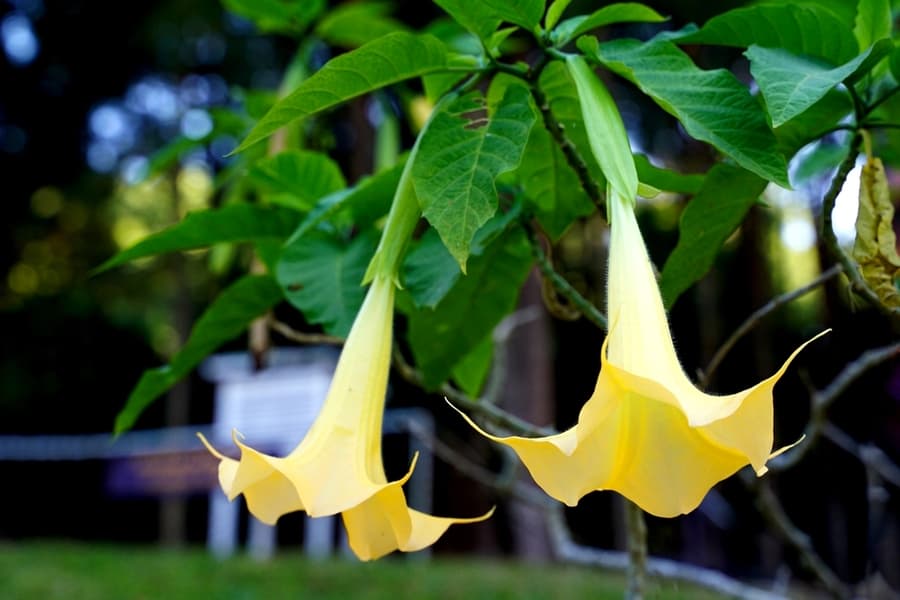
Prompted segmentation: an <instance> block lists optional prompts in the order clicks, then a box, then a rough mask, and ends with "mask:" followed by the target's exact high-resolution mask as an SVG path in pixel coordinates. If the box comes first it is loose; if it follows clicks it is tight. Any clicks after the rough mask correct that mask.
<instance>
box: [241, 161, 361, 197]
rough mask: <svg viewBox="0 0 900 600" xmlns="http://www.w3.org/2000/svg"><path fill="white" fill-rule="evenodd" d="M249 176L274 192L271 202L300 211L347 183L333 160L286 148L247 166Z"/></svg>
mask: <svg viewBox="0 0 900 600" xmlns="http://www.w3.org/2000/svg"><path fill="white" fill-rule="evenodd" d="M250 177H251V178H252V179H253V180H254V181H255V182H257V183H258V184H261V186H262V188H263V189H264V190H265V191H268V192H271V193H273V194H274V196H273V197H272V198H271V201H272V202H274V203H277V204H282V205H284V206H288V207H290V208H294V209H296V210H299V211H303V212H305V211H308V210H309V209H310V208H312V207H313V205H314V204H315V202H316V201H317V200H318V199H319V198H321V197H323V196H326V195H328V194H331V193H334V192H336V191H338V190H340V189H343V188H344V187H345V186H346V185H347V183H346V182H345V181H344V175H343V174H342V173H341V169H340V167H338V165H337V164H336V163H335V162H334V161H333V160H331V159H330V158H328V157H327V156H325V155H324V154H321V153H319V152H311V151H309V150H287V151H285V152H279V153H278V154H276V155H275V156H269V157H266V158H263V159H261V160H259V161H258V162H257V163H256V164H255V165H254V166H253V168H252V169H250Z"/></svg>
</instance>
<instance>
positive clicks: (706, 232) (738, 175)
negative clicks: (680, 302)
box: [659, 163, 766, 306]
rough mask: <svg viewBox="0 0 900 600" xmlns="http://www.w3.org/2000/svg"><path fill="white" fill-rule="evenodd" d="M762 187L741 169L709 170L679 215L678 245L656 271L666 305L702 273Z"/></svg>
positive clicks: (725, 166) (763, 187) (741, 219)
mask: <svg viewBox="0 0 900 600" xmlns="http://www.w3.org/2000/svg"><path fill="white" fill-rule="evenodd" d="M765 187H766V182H765V180H763V179H761V178H760V177H758V176H757V175H755V174H753V173H751V172H749V171H747V170H745V169H740V168H738V167H733V166H731V165H727V164H722V163H720V164H718V165H716V166H714V167H713V168H712V169H710V171H709V173H708V174H707V176H706V180H705V181H704V182H703V187H701V188H700V191H699V192H697V195H696V196H694V198H693V199H692V200H691V201H690V202H689V203H688V205H687V207H685V209H684V212H683V213H682V214H681V223H680V224H679V226H678V232H679V233H678V244H677V245H676V246H675V249H674V250H672V253H671V254H670V255H669V258H668V259H667V260H666V264H665V266H663V269H662V273H661V274H660V279H659V287H660V291H661V292H662V295H663V300H665V303H666V306H671V305H672V304H673V303H674V302H675V300H676V299H677V298H678V296H680V295H681V293H682V292H683V291H684V290H686V289H687V288H688V287H690V286H691V284H693V283H694V282H695V281H697V280H698V279H700V278H701V277H703V275H705V274H706V272H707V271H708V270H709V268H710V266H712V264H713V260H714V259H715V257H716V254H718V253H719V249H720V248H721V247H722V244H723V243H724V242H725V240H726V239H728V236H730V235H731V233H732V232H733V231H734V230H735V229H736V228H737V226H738V225H739V224H740V223H741V221H743V219H744V215H746V214H747V211H748V210H749V209H750V207H751V206H753V204H754V203H755V202H756V200H757V199H758V198H759V195H760V194H761V193H762V191H763V190H764V189H765Z"/></svg>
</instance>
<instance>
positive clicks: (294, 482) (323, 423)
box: [201, 275, 493, 560]
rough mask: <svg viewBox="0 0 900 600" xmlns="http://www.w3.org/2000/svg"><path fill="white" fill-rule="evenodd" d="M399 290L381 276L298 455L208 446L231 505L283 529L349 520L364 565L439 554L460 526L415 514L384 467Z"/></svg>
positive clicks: (374, 283)
mask: <svg viewBox="0 0 900 600" xmlns="http://www.w3.org/2000/svg"><path fill="white" fill-rule="evenodd" d="M393 309H394V282H393V279H392V278H391V277H389V276H384V275H375V277H374V279H373V281H372V285H371V287H370V288H369V291H368V293H367V294H366V299H365V301H364V302H363V305H362V307H361V308H360V311H359V313H358V314H357V317H356V320H355V321H354V323H353V327H352V329H351V331H350V335H349V336H348V337H347V342H346V344H345V345H344V349H343V351H342V352H341V356H340V359H339V360H338V364H337V368H336V369H335V372H334V378H333V380H332V382H331V387H330V388H329V391H328V396H327V398H326V400H325V404H324V405H323V407H322V411H321V413H320V414H319V416H318V417H317V418H316V421H315V423H314V424H313V426H312V428H311V429H310V430H309V432H308V433H307V435H306V437H305V438H304V439H303V441H302V442H301V443H300V445H298V446H297V447H296V448H295V449H294V450H293V451H292V452H291V453H290V454H288V455H287V456H285V457H283V458H280V457H274V456H269V455H267V454H263V453H261V452H258V451H257V450H254V449H253V448H251V447H249V446H247V445H246V444H244V443H242V442H241V440H240V439H239V436H238V435H237V434H236V435H235V436H234V442H235V444H236V445H237V446H238V448H239V449H240V452H241V457H240V460H234V459H232V458H229V457H227V456H224V455H222V454H221V453H220V452H218V451H217V450H215V449H214V448H213V447H212V446H211V445H210V444H209V442H207V441H206V440H205V439H203V438H202V436H201V439H203V443H204V444H206V447H207V448H208V449H209V451H210V452H212V453H213V454H214V455H215V456H216V457H217V458H219V459H220V461H221V462H220V463H219V483H220V484H221V486H222V489H223V490H224V491H225V493H226V494H227V495H228V498H229V499H230V500H233V499H234V498H236V497H237V496H239V495H241V494H243V495H244V498H245V499H246V501H247V507H248V508H249V510H250V512H251V513H252V514H253V515H254V516H255V517H256V518H257V519H259V520H260V521H262V522H264V523H268V524H274V523H275V522H276V521H277V520H278V518H279V517H280V516H281V515H283V514H286V513H289V512H293V511H298V510H302V511H306V513H307V514H308V515H309V516H311V517H321V516H326V515H334V514H337V513H342V517H343V521H344V527H345V528H346V530H347V537H348V538H349V541H350V547H351V548H352V549H353V552H354V553H355V554H356V555H357V556H358V557H359V558H360V559H361V560H372V559H376V558H379V557H381V556H384V555H385V554H389V553H390V552H393V551H394V550H401V551H404V552H411V551H415V550H421V549H422V548H425V547H426V546H430V545H431V544H433V543H434V542H435V541H437V539H438V538H440V537H441V536H442V535H443V534H444V532H445V531H446V530H447V528H448V527H450V525H452V524H454V523H472V522H476V521H481V520H484V519H486V518H488V517H489V516H490V515H491V513H492V512H493V511H491V512H488V513H487V514H486V515H483V516H481V517H475V518H471V519H452V518H442V517H434V516H432V515H428V514H425V513H422V512H419V511H416V510H413V509H411V508H409V507H408V506H407V504H406V497H405V495H404V494H403V489H402V486H403V484H404V483H405V482H406V480H407V479H409V477H410V475H412V471H413V468H414V466H415V460H414V461H413V465H412V466H410V470H409V472H408V473H407V474H406V476H405V477H403V478H402V479H400V480H398V481H392V482H388V481H387V477H386V476H385V472H384V465H383V463H382V458H381V425H382V416H383V413H384V402H385V393H386V391H387V381H388V373H389V371H390V353H391V335H392V321H393Z"/></svg>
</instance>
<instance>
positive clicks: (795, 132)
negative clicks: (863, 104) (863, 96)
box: [775, 90, 853, 157]
mask: <svg viewBox="0 0 900 600" xmlns="http://www.w3.org/2000/svg"><path fill="white" fill-rule="evenodd" d="M852 110H853V104H852V103H851V101H850V98H849V97H848V95H847V94H846V93H843V92H839V91H837V90H831V91H829V92H827V93H826V94H825V96H824V97H823V98H822V99H821V100H819V101H818V102H816V103H815V104H813V105H812V106H810V107H809V108H808V109H806V110H805V111H803V112H802V113H800V114H799V115H797V116H796V117H794V118H793V119H791V120H790V121H788V122H787V123H785V124H784V125H782V126H781V127H778V128H777V129H775V138H776V139H777V140H778V149H779V150H780V151H781V153H782V154H784V155H785V156H787V157H792V156H793V155H794V154H796V153H797V151H798V150H800V148H802V147H803V146H805V145H806V144H808V143H809V142H811V141H813V140H816V139H819V138H820V137H821V136H822V134H823V133H824V132H825V131H828V130H830V129H831V128H832V127H834V126H835V125H837V124H838V123H840V122H841V121H842V120H844V118H845V117H846V116H847V115H849V114H850V113H851V112H852Z"/></svg>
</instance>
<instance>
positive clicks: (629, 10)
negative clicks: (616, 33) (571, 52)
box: [550, 2, 666, 46]
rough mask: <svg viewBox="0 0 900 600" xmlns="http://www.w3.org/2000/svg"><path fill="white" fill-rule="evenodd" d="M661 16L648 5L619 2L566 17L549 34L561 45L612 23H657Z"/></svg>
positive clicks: (555, 42)
mask: <svg viewBox="0 0 900 600" xmlns="http://www.w3.org/2000/svg"><path fill="white" fill-rule="evenodd" d="M665 20H666V17H664V16H662V15H661V14H659V13H658V12H656V11H655V10H653V9H652V8H650V7H649V6H644V5H643V4H640V3H638V2H619V3H616V4H610V5H609V6H604V7H603V8H601V9H599V10H596V11H594V12H593V13H591V14H590V15H579V16H577V17H572V18H571V19H566V20H565V21H563V22H562V23H560V24H559V26H558V27H556V29H554V30H553V31H552V32H551V34H550V39H551V40H552V41H553V43H554V44H557V45H559V46H563V45H565V44H567V43H569V42H570V41H572V40H574V39H575V38H577V37H578V36H579V35H581V34H583V33H587V32H588V31H590V30H592V29H597V28H600V27H605V26H606V25H613V24H615V23H659V22H661V21H665Z"/></svg>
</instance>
